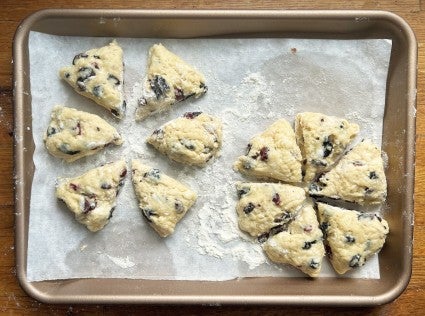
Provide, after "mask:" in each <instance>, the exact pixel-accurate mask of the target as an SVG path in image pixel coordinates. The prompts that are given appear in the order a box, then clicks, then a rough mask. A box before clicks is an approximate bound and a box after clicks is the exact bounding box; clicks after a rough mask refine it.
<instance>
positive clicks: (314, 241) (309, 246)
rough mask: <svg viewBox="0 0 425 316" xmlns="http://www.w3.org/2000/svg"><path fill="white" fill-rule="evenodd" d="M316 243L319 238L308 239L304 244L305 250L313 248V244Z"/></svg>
mask: <svg viewBox="0 0 425 316" xmlns="http://www.w3.org/2000/svg"><path fill="white" fill-rule="evenodd" d="M315 243H317V240H313V241H306V242H304V246H303V249H304V250H308V249H310V248H311V245H314V244H315Z"/></svg>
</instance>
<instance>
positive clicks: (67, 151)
mask: <svg viewBox="0 0 425 316" xmlns="http://www.w3.org/2000/svg"><path fill="white" fill-rule="evenodd" d="M58 149H59V151H61V152H63V153H64V154H66V155H70V156H73V155H76V154H78V153H80V151H79V150H71V149H69V144H66V143H63V144H61V145H60V146H59V148H58Z"/></svg>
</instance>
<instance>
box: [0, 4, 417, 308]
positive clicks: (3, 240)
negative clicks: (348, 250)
mask: <svg viewBox="0 0 425 316" xmlns="http://www.w3.org/2000/svg"><path fill="white" fill-rule="evenodd" d="M0 8H1V10H0V30H1V31H0V179H1V180H0V314H32V313H34V314H43V315H46V314H59V315H62V314H67V315H68V314H69V315H72V314H89V315H92V314H110V315H115V314H125V315H131V314H142V315H153V314H155V315H158V314H160V315H162V314H185V315H186V314H187V315H198V314H203V315H219V314H220V315H242V314H243V315H264V316H266V315H281V314H287V313H288V314H289V313H295V314H309V315H310V314H312V315H323V314H344V315H364V314H372V315H415V314H420V315H423V314H424V313H425V292H424V291H425V211H424V209H425V151H424V149H423V148H424V145H425V109H424V97H425V95H424V89H423V87H424V84H425V76H424V74H425V50H424V48H425V47H424V43H425V1H420V0H407V1H395V0H392V1H390V0H387V1H384V0H365V1H362V0H351V1H343V0H334V1H329V0H327V1H319V0H316V1H313V0H309V1H289V0H258V1H256V0H242V1H237V0H230V1H211V0H209V1H206V0H192V1H186V0H173V1H172V0H157V1H155V0H148V1H123V0H121V1H118V0H114V1H93V0H67V1H64V0H55V1H53V0H38V1H30V0H28V1H19V0H13V1H12V0H2V1H1V3H0ZM45 8H108V9H112V8H117V9H118V8H120V9H123V8H134V9H378V10H386V11H392V12H394V13H396V14H398V15H400V16H401V17H403V18H404V19H405V20H406V21H407V22H408V23H409V24H410V26H411V27H412V28H413V30H414V31H415V33H416V37H417V40H418V46H419V47H418V48H419V65H418V69H419V70H418V95H417V134H416V180H415V187H416V189H415V226H414V252H413V275H412V278H411V281H410V284H409V286H408V288H407V289H406V291H405V292H404V293H403V294H402V295H401V296H400V297H399V298H398V299H396V300H395V301H394V302H392V303H389V304H386V305H383V306H378V307H374V308H357V309H350V308H330V307H319V308H316V307H315V308H313V307H302V306H300V307H278V306H275V307H273V306H267V307H265V306H259V307H252V306H184V307H176V306H103V305H102V306H99V305H98V306H89V305H87V306H86V305H84V306H82V305H74V306H69V305H47V304H42V303H39V302H37V301H35V300H34V299H32V298H30V297H28V296H27V295H26V294H25V293H24V292H23V291H22V289H21V288H20V286H19V284H18V281H17V278H16V272H15V267H14V266H15V253H14V201H13V147H12V140H13V103H12V97H13V83H12V41H13V35H14V33H15V30H16V28H17V27H18V25H19V23H20V22H21V21H22V20H23V19H24V18H25V17H26V16H28V15H30V14H31V13H33V12H35V11H37V10H40V9H45Z"/></svg>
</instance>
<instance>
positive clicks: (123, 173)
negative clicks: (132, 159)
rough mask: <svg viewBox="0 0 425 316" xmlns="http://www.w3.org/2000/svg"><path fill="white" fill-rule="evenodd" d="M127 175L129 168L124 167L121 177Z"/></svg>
mask: <svg viewBox="0 0 425 316" xmlns="http://www.w3.org/2000/svg"><path fill="white" fill-rule="evenodd" d="M126 175H127V169H124V170H123V171H122V172H121V174H120V178H124V177H125V176H126Z"/></svg>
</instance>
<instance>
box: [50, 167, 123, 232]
mask: <svg viewBox="0 0 425 316" xmlns="http://www.w3.org/2000/svg"><path fill="white" fill-rule="evenodd" d="M126 174H127V167H126V163H125V161H124V160H120V161H117V162H113V163H108V164H106V165H103V166H101V167H98V168H95V169H92V170H90V171H88V172H86V173H84V174H83V175H81V176H79V177H76V178H67V179H59V184H58V186H57V187H56V197H57V198H58V199H59V200H62V201H64V202H65V204H66V206H67V207H68V208H69V210H70V211H71V212H73V213H74V215H75V218H76V220H77V221H79V222H80V223H81V224H83V225H85V226H86V227H87V228H88V229H89V230H91V231H93V232H95V231H98V230H101V229H102V228H103V227H104V226H105V225H106V224H107V223H108V222H109V219H110V218H111V217H112V213H113V211H114V209H115V205H116V201H117V195H118V193H119V191H120V189H121V187H122V186H123V185H124V179H125V176H126Z"/></svg>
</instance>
